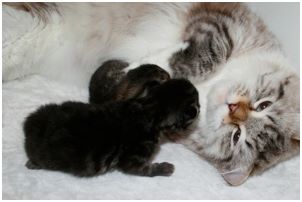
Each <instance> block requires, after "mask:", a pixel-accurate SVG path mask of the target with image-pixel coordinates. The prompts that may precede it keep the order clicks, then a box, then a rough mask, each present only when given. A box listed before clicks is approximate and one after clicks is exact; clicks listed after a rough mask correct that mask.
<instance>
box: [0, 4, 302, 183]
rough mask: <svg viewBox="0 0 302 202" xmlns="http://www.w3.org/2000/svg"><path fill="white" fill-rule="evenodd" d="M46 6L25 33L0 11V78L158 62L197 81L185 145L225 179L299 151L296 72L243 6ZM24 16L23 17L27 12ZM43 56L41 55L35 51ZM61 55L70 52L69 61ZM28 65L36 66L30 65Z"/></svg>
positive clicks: (235, 179)
mask: <svg viewBox="0 0 302 202" xmlns="http://www.w3.org/2000/svg"><path fill="white" fill-rule="evenodd" d="M55 7H56V8H57V10H58V11H59V13H60V14H57V13H56V12H51V15H47V13H46V14H45V15H46V16H50V17H49V19H48V22H47V23H46V26H45V27H44V28H43V29H42V27H43V26H42V24H43V23H41V25H40V26H38V27H37V28H36V29H35V30H36V31H30V32H29V33H28V34H27V37H19V38H18V37H16V34H15V32H20V29H19V28H18V27H13V28H11V27H9V26H5V25H6V23H10V24H12V22H11V21H14V18H9V17H7V19H8V20H5V19H6V17H4V39H5V41H4V46H3V64H4V70H3V76H4V80H9V79H13V78H16V77H18V76H22V75H26V74H29V73H32V72H40V73H41V74H44V75H48V76H53V77H55V78H59V77H60V76H59V75H57V74H58V73H60V75H62V74H61V72H62V69H64V71H65V70H66V71H68V72H73V74H72V75H71V77H72V78H73V79H74V81H76V82H74V83H75V84H79V83H81V82H80V81H84V82H83V83H84V84H86V85H87V84H88V80H89V75H91V74H92V72H93V71H94V70H95V69H96V68H97V67H98V66H99V65H100V64H101V63H102V62H103V61H104V60H108V59H112V58H118V59H123V60H125V61H127V62H129V63H131V64H130V66H129V67H127V68H126V70H130V69H132V68H136V67H138V66H139V65H140V64H146V63H151V64H157V65H159V66H161V67H162V68H163V69H165V70H166V71H167V72H169V74H170V75H171V76H172V77H186V78H189V79H190V80H192V81H194V82H195V83H196V84H198V86H197V88H198V89H199V90H200V95H199V96H200V102H201V113H200V114H201V117H200V123H199V129H198V130H197V131H195V132H194V133H193V134H192V136H191V138H190V141H186V142H184V144H185V145H187V146H188V147H189V148H191V149H192V150H193V151H195V152H197V153H198V154H201V155H202V156H203V157H205V158H206V159H208V160H209V161H210V162H212V163H213V164H214V165H215V166H216V167H217V168H218V169H219V171H220V172H221V173H222V175H223V176H224V178H225V179H226V180H227V181H228V182H229V183H231V184H233V185H238V184H240V183H242V182H243V181H244V180H245V179H246V178H247V176H248V175H249V174H250V173H251V172H252V171H257V170H264V169H266V168H269V167H271V165H273V164H275V163H277V162H279V161H281V160H282V159H284V157H289V156H292V155H294V154H297V153H298V151H299V145H298V144H297V141H295V140H298V139H299V116H300V114H299V109H300V106H299V93H300V92H299V76H298V75H297V73H296V72H294V71H293V70H292V69H291V67H290V65H289V64H288V62H287V60H286V58H285V56H284V54H283V53H282V50H281V48H280V46H279V43H278V41H277V39H276V38H275V37H274V35H273V34H272V33H271V32H269V31H268V30H267V28H266V26H265V25H264V24H263V22H262V21H261V20H260V19H259V18H258V17H257V16H256V15H254V14H253V13H252V12H251V11H249V10H248V9H247V8H246V7H245V6H244V5H242V4H238V3H172V4H171V3H168V4H161V3H151V4H150V3H146V4H114V5H113V4H68V5H67V4H64V5H63V4H56V6H55ZM21 8H22V7H21ZM71 11H73V12H71ZM8 12H19V13H20V12H21V11H17V10H14V9H12V8H7V10H6V12H4V15H5V16H8ZM23 15H25V16H27V17H28V18H30V17H29V16H30V14H29V13H27V14H26V13H24V14H23ZM19 16H20V15H19ZM30 19H32V18H30ZM35 19H37V18H35ZM62 19H64V21H63V20H62ZM9 20H11V21H9ZM23 20H24V21H26V22H28V20H26V18H23ZM59 22H60V23H59ZM121 22H122V23H121ZM75 23H76V24H78V25H79V26H74V24H75ZM98 23H99V24H98ZM21 24H22V23H21ZM24 24H26V23H23V24H22V26H23V25H24ZM71 25H72V26H71ZM15 29H18V30H15ZM39 29H41V30H42V31H40V32H39V31H37V30H39ZM65 32H66V33H67V34H65V35H63V34H62V33H65ZM38 33H39V34H38ZM49 33H51V34H49ZM83 33H84V34H83ZM46 36H47V37H46ZM66 36H68V37H66ZM70 36H71V37H70ZM12 41H13V42H14V43H13V45H9V44H10V43H11V42H12ZM28 41H30V44H36V46H35V47H36V48H34V50H39V53H40V54H41V55H35V52H30V51H27V50H29V49H32V46H30V45H26V43H27V42H28ZM38 45H39V46H38ZM54 50H56V51H54ZM88 50H89V51H88ZM13 53H14V54H13ZM49 53H52V54H49ZM44 55H47V56H48V57H49V58H48V59H47V60H41V57H42V56H44ZM62 55H63V56H62ZM83 55H85V57H83ZM66 56H68V57H69V58H71V59H70V60H69V61H68V63H66ZM12 57H13V59H11V58H12ZM23 57H25V59H24V58H23ZM54 61H55V62H54ZM132 62H134V63H133V64H132ZM33 64H34V65H33ZM32 65H33V66H34V67H43V69H41V70H37V69H34V68H33V69H32ZM58 69H60V71H59V70H58ZM71 70H72V71H71ZM63 75H64V79H63V80H68V79H67V78H65V75H67V74H63ZM82 75H84V76H82ZM70 80H72V79H70ZM240 88H241V90H240ZM242 106H245V107H242ZM247 106H248V107H247ZM263 106H265V107H263ZM259 107H260V109H262V110H260V111H259V110H258V108H259ZM236 110H238V111H236ZM257 110H258V111H257ZM238 114H240V115H238ZM239 129H240V132H238V131H239ZM263 136H264V137H265V138H263ZM267 137H269V138H267ZM246 141H247V142H246Z"/></svg>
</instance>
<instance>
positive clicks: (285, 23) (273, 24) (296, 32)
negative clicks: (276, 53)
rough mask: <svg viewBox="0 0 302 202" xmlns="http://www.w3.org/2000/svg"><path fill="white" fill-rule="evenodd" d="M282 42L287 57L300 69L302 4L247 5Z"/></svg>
mask: <svg viewBox="0 0 302 202" xmlns="http://www.w3.org/2000/svg"><path fill="white" fill-rule="evenodd" d="M247 4H248V5H249V7H250V8H251V9H252V10H253V11H254V12H256V13H257V14H258V15H259V16H260V17H261V18H262V19H263V20H264V22H265V24H266V25H267V26H268V27H269V29H270V30H271V31H272V32H273V33H274V34H275V35H276V36H277V38H278V39H279V40H280V41H281V44H282V46H283V48H284V51H285V53H286V55H287V56H288V57H289V59H290V61H291V62H292V64H293V65H294V67H295V68H297V69H300V68H299V67H300V3H298V2H294V3H292V2H291V3H275V2H273V3H272V2H270V3H261V2H259V3H247Z"/></svg>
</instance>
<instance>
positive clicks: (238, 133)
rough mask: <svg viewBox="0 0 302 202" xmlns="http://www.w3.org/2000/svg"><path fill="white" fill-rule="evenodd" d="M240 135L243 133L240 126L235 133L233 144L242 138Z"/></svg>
mask: <svg viewBox="0 0 302 202" xmlns="http://www.w3.org/2000/svg"><path fill="white" fill-rule="evenodd" d="M240 135H241V130H240V128H238V129H237V131H236V132H235V134H234V135H233V144H234V145H236V144H237V142H238V140H239V138H240Z"/></svg>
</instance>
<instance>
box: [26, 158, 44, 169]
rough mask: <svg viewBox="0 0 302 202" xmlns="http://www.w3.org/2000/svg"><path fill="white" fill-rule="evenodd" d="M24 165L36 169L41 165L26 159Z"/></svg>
mask: <svg viewBox="0 0 302 202" xmlns="http://www.w3.org/2000/svg"><path fill="white" fill-rule="evenodd" d="M25 166H26V167H27V168H28V169H31V170H38V169H41V167H40V166H39V165H37V164H34V163H33V162H32V161H30V160H28V161H27V162H26V164H25Z"/></svg>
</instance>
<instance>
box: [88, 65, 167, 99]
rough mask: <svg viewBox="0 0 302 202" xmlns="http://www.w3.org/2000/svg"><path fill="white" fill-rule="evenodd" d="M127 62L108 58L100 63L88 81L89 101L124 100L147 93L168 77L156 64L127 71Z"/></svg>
mask: <svg viewBox="0 0 302 202" xmlns="http://www.w3.org/2000/svg"><path fill="white" fill-rule="evenodd" d="M127 66H128V63H126V62H123V61H120V60H110V61H106V62H105V63H104V64H102V65H101V66H100V67H99V68H98V69H97V70H96V71H95V72H94V73H93V75H92V77H91V80H90V82H89V102H90V103H94V104H102V103H104V102H106V101H110V100H126V99H129V98H134V97H142V96H144V95H146V94H148V91H150V90H151V89H152V88H153V87H154V86H157V85H159V84H162V83H163V82H165V81H167V80H168V79H170V75H169V74H168V73H167V72H166V71H165V70H163V69H162V68H160V67H159V66H157V65H153V64H144V65H141V66H139V67H137V68H135V69H134V70H130V71H128V72H127V73H125V72H124V69H125V68H126V67H127Z"/></svg>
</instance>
